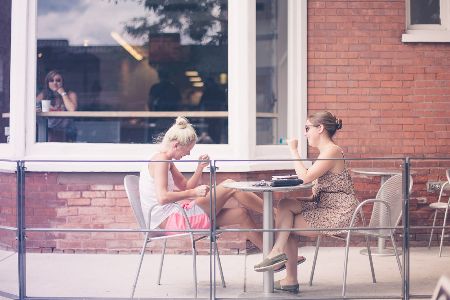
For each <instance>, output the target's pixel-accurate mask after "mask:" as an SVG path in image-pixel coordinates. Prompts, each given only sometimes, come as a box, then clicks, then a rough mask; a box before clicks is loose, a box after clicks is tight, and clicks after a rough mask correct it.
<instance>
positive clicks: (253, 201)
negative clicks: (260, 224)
mask: <svg viewBox="0 0 450 300" xmlns="http://www.w3.org/2000/svg"><path fill="white" fill-rule="evenodd" d="M233 198H235V199H236V200H237V201H238V202H239V203H240V204H242V205H243V206H244V207H247V208H248V209H250V210H252V211H255V212H258V213H260V214H262V213H263V206H264V201H263V199H261V198H260V197H258V196H257V195H255V194H254V193H251V192H240V191H236V192H235V193H234V194H233Z"/></svg>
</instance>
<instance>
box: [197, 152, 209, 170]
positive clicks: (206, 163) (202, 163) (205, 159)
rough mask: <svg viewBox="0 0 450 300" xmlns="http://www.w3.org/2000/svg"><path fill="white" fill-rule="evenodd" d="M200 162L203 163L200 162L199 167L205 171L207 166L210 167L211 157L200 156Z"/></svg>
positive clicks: (206, 155)
mask: <svg viewBox="0 0 450 300" xmlns="http://www.w3.org/2000/svg"><path fill="white" fill-rule="evenodd" d="M198 160H201V161H199V162H198V166H199V167H201V168H202V169H204V168H206V167H207V166H209V155H208V154H202V155H200V157H199V158H198Z"/></svg>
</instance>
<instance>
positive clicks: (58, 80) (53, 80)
mask: <svg viewBox="0 0 450 300" xmlns="http://www.w3.org/2000/svg"><path fill="white" fill-rule="evenodd" d="M61 81H62V80H61V78H53V79H50V80H49V81H48V82H61Z"/></svg>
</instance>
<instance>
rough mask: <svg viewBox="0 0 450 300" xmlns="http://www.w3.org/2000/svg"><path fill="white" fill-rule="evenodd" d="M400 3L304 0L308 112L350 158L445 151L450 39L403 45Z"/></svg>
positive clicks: (449, 145)
mask: <svg viewBox="0 0 450 300" xmlns="http://www.w3.org/2000/svg"><path fill="white" fill-rule="evenodd" d="M404 32H405V1H404V0H396V1H378V0H374V1H347V0H345V1H335V0H327V1H318V0H310V1H308V110H309V112H311V111H316V110H322V109H327V110H331V111H332V112H334V113H335V114H336V115H337V116H339V117H340V118H341V119H342V120H343V129H344V130H343V131H342V132H340V133H339V134H338V137H337V140H338V143H339V144H340V145H341V146H342V147H343V148H344V150H345V151H346V153H347V155H350V156H352V157H374V156H390V155H395V156H397V155H399V156H403V155H405V156H406V155H409V156H418V157H422V156H427V157H430V156H447V155H448V154H449V153H450V114H449V110H450V44H449V43H402V42H401V35H402V33H404Z"/></svg>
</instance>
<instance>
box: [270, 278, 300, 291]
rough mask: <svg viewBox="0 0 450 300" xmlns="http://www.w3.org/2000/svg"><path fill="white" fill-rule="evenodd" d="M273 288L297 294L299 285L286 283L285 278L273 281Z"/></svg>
mask: <svg viewBox="0 0 450 300" xmlns="http://www.w3.org/2000/svg"><path fill="white" fill-rule="evenodd" d="M273 288H274V289H275V290H278V291H283V292H289V293H294V294H298V292H299V289H300V286H299V284H298V283H295V282H293V283H288V282H286V281H285V279H283V280H277V281H275V282H274V284H273Z"/></svg>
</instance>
